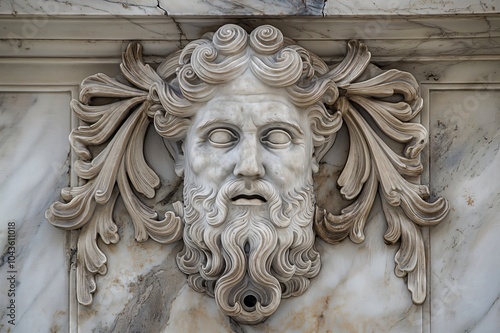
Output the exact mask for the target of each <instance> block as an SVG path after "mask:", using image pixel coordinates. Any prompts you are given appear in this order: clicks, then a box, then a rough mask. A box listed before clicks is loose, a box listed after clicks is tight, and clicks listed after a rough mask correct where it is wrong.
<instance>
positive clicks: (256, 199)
mask: <svg viewBox="0 0 500 333" xmlns="http://www.w3.org/2000/svg"><path fill="white" fill-rule="evenodd" d="M231 201H232V202H233V203H234V204H235V205H240V206H258V205H262V204H265V203H266V202H267V200H266V198H264V197H263V196H261V195H258V194H250V195H249V194H240V195H237V196H235V197H233V198H231Z"/></svg>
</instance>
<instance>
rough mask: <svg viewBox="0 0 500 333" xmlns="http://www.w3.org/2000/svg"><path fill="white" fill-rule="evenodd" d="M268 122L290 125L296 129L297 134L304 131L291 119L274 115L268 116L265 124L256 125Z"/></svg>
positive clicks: (302, 133) (267, 123)
mask: <svg viewBox="0 0 500 333" xmlns="http://www.w3.org/2000/svg"><path fill="white" fill-rule="evenodd" d="M270 123H276V124H285V125H288V126H290V127H292V128H293V129H294V130H296V131H297V132H298V133H299V134H301V135H304V131H302V129H301V128H300V126H299V125H298V124H297V123H295V122H293V121H291V120H288V119H285V118H281V117H276V116H274V117H270V118H267V119H266V123H265V124H261V123H258V124H257V125H269V124H270Z"/></svg>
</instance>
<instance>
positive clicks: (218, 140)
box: [208, 128, 238, 148]
mask: <svg viewBox="0 0 500 333" xmlns="http://www.w3.org/2000/svg"><path fill="white" fill-rule="evenodd" d="M208 141H210V144H211V145H212V146H214V147H217V148H226V147H230V146H231V145H233V144H234V143H235V142H236V141H238V137H237V136H236V135H235V134H234V133H233V132H232V131H230V130H228V129H225V128H217V129H214V130H213V131H211V132H210V133H209V134H208Z"/></svg>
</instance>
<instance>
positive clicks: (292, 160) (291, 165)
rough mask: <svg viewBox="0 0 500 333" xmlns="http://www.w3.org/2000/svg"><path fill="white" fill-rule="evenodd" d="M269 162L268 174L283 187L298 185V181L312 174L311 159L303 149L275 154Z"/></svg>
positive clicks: (269, 158)
mask: <svg viewBox="0 0 500 333" xmlns="http://www.w3.org/2000/svg"><path fill="white" fill-rule="evenodd" d="M267 161H268V164H267V171H266V174H267V175H268V176H269V178H272V179H273V180H274V181H275V182H276V183H279V184H280V185H281V186H283V187H288V186H289V185H292V184H296V183H297V181H298V180H300V179H303V178H304V177H306V176H307V175H309V174H312V170H311V158H310V157H307V156H306V154H305V152H304V150H303V149H302V148H301V149H294V150H292V151H290V152H288V153H285V152H284V153H280V154H273V156H269V157H268V158H267Z"/></svg>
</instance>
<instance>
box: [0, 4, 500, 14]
mask: <svg viewBox="0 0 500 333" xmlns="http://www.w3.org/2000/svg"><path fill="white" fill-rule="evenodd" d="M499 7H500V6H499V4H498V2H497V1H496V0H456V1H444V0H418V1H415V0H391V1H385V0H375V1H366V0H355V1H326V0H305V1H304V0H290V1H279V0H240V1H231V0H214V1H204V0H191V1H182V0H158V1H156V0H144V1H139V0H122V1H118V0H110V1H102V0H87V1H85V0H70V1H64V2H63V1H57V0H47V1H45V0H44V1H41V0H7V1H2V3H0V13H1V14H10V15H25V14H43V13H45V14H48V15H112V16H114V15H119V16H150V15H153V16H156V15H169V16H189V15H199V16H211V15H224V16H235V15H239V16H250V15H252V16H263V15H269V16H284V15H306V16H318V17H323V16H359V15H444V14H484V13H495V12H498V11H499V10H500V8H499Z"/></svg>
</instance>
